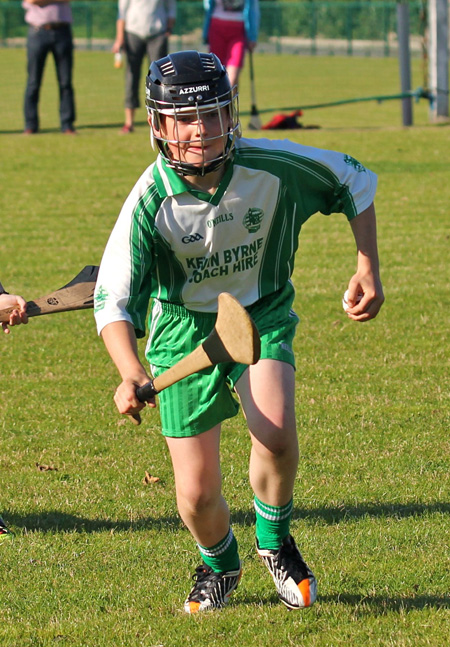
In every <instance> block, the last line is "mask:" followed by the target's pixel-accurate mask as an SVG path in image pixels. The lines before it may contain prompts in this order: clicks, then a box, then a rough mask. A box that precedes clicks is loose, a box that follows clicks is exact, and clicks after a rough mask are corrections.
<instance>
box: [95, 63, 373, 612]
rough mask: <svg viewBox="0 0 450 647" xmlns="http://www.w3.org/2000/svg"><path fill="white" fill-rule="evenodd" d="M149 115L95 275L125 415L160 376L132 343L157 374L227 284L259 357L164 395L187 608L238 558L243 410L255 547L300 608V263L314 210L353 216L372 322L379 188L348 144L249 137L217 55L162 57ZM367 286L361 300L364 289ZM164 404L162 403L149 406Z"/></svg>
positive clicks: (230, 574) (218, 584)
mask: <svg viewBox="0 0 450 647" xmlns="http://www.w3.org/2000/svg"><path fill="white" fill-rule="evenodd" d="M146 86H147V90H146V97H147V98H146V103H147V108H148V122H149V125H150V132H151V137H152V140H153V142H154V143H155V144H156V146H157V148H158V150H159V155H158V157H157V159H156V161H155V162H154V163H153V164H151V165H150V166H149V167H148V168H147V169H146V170H145V171H144V173H143V174H142V176H141V177H140V178H139V180H138V181H137V183H136V185H135V186H134V188H133V189H132V191H131V193H130V195H129V196H128V198H127V200H126V202H125V204H124V206H123V208H122V211H121V213H120V215H119V218H118V220H117V223H116V225H115V227H114V229H113V231H112V233H111V236H110V239H109V241H108V243H107V246H106V249H105V252H104V256H103V260H102V263H101V267H100V272H99V277H98V281H97V290H96V299H95V312H96V315H95V316H96V320H97V326H98V331H99V333H100V334H101V336H102V338H103V340H104V343H105V344H106V347H107V349H108V351H109V353H110V355H111V357H112V359H113V361H114V363H115V364H116V366H117V368H118V370H119V373H120V376H121V379H122V381H121V383H120V384H119V386H118V388H117V390H116V394H115V398H114V399H115V402H116V405H117V408H118V410H119V412H121V413H124V414H125V413H127V414H132V413H137V412H138V411H140V410H141V409H142V407H143V406H145V405H143V404H142V403H140V402H139V400H138V399H137V398H136V393H135V392H136V388H137V387H138V386H141V385H143V384H145V383H146V382H148V381H149V379H150V378H149V370H148V369H147V368H145V367H144V366H143V365H142V364H141V362H140V361H139V358H138V354H137V350H136V338H137V337H142V336H144V334H145V329H146V313H147V307H148V304H149V301H150V300H151V312H150V316H149V321H148V328H149V338H148V344H147V348H146V358H147V360H148V362H149V364H150V369H151V373H152V375H153V376H157V375H159V374H160V373H161V372H162V371H164V370H166V369H167V368H169V367H170V366H172V365H173V364H175V363H176V362H177V361H178V360H180V359H181V358H182V357H184V356H186V355H187V354H188V353H189V352H191V351H192V350H193V349H194V348H196V347H197V346H198V345H199V344H200V343H201V342H202V341H203V340H204V339H205V338H206V337H207V336H208V334H209V333H210V331H211V330H212V329H213V327H214V324H215V319H216V315H217V297H218V295H219V293H220V292H229V293H231V294H232V295H233V296H234V297H236V298H237V299H238V300H239V302H240V303H241V304H242V305H243V306H244V307H245V308H246V309H247V310H248V312H249V313H250V315H251V317H252V318H253V320H254V322H255V324H256V326H257V328H258V331H259V334H260V336H261V348H262V349H261V359H260V360H259V361H258V363H257V364H255V365H253V366H244V365H239V364H234V363H229V364H219V365H218V366H215V367H212V368H210V369H208V370H204V371H202V372H200V373H196V374H194V375H192V376H190V377H188V378H186V379H184V380H181V381H180V382H178V383H177V384H174V385H173V386H171V387H169V388H167V389H165V390H163V391H162V392H161V393H160V394H159V396H158V398H159V408H160V415H161V424H162V433H163V434H164V436H165V439H166V442H167V446H168V449H169V452H170V456H171V459H172V464H173V470H174V475H175V486H176V496H177V505H178V510H179V513H180V515H181V518H182V519H183V521H184V523H185V524H186V526H187V527H188V529H189V531H190V532H191V534H192V536H193V538H194V539H195V541H196V543H197V546H198V550H199V552H200V556H201V560H202V563H201V565H200V566H199V567H198V568H197V570H196V573H195V575H194V586H193V588H192V590H191V591H190V593H189V595H188V597H187V599H186V602H185V604H184V609H185V611H186V612H187V613H197V612H201V611H204V610H209V609H217V608H220V607H222V606H224V605H225V604H226V603H227V602H228V600H229V597H230V595H231V593H232V592H233V591H234V590H235V589H236V587H237V586H238V583H239V579H240V577H241V572H242V567H241V561H240V558H239V552H238V544H237V541H236V538H235V536H234V534H233V530H232V527H231V525H230V513H229V509H228V506H227V503H226V501H225V500H224V498H223V496H222V491H221V471H220V451H219V449H220V431H221V423H222V421H224V420H225V419H227V418H230V417H232V416H235V415H236V413H237V411H238V406H239V405H238V402H239V403H240V405H241V406H242V409H243V412H244V415H245V418H246V422H247V425H248V429H249V433H250V438H251V452H250V468H249V473H250V485H251V488H252V490H253V494H254V507H255V512H256V550H257V552H258V554H259V555H260V557H261V558H262V560H263V562H264V564H265V565H266V567H267V568H268V570H269V572H270V574H271V575H272V578H273V580H274V583H275V586H276V589H277V592H278V595H279V597H280V599H281V601H282V602H283V603H284V604H285V605H286V606H287V607H289V608H290V609H301V608H305V607H309V606H311V605H312V604H313V603H314V601H315V599H316V595H317V584H316V579H315V577H314V575H313V573H312V571H311V570H310V568H309V567H308V566H307V564H306V563H305V561H304V560H303V557H302V556H301V554H300V552H299V550H298V548H297V546H296V544H295V541H294V539H293V537H292V536H291V534H290V520H291V516H292V509H293V489H294V482H295V479H296V475H297V469H298V463H299V452H298V443H297V428H296V420H295V407H294V395H295V373H294V365H295V360H294V355H293V351H292V341H293V337H294V334H295V329H296V325H297V322H298V317H297V315H296V314H295V312H294V311H293V310H292V303H293V300H294V287H293V285H292V283H291V274H292V271H293V266H294V256H295V252H296V250H297V246H298V236H299V233H300V229H301V226H302V224H303V223H304V222H306V220H307V219H308V218H309V217H310V216H311V215H313V214H314V213H316V212H318V211H319V212H322V213H324V214H330V213H334V212H342V213H344V214H345V215H346V216H347V218H348V220H349V222H350V226H351V229H352V232H353V236H354V238H355V242H356V247H357V266H356V271H355V274H354V275H353V276H352V277H351V278H350V281H349V284H348V290H349V294H348V310H347V314H348V316H349V317H350V318H351V319H353V320H354V321H358V322H365V321H368V320H370V319H372V318H374V317H375V316H376V315H377V313H378V311H379V309H380V307H381V305H382V303H383V299H384V298H383V291H382V286H381V281H380V276H379V268H378V254H377V243H376V225H375V210H374V206H373V199H374V195H375V189H376V176H375V175H374V174H373V173H372V172H371V171H369V170H368V169H366V168H364V167H363V166H362V165H361V164H360V163H359V162H357V161H356V160H355V159H353V158H352V157H350V156H348V155H344V154H342V153H337V152H332V151H325V150H319V149H315V148H310V147H305V146H302V145H299V144H294V143H291V142H289V141H286V140H285V141H271V140H266V139H259V140H258V139H245V138H241V136H240V125H239V116H238V108H237V94H236V89H235V88H232V87H231V86H230V82H229V80H228V77H227V73H226V71H225V69H224V67H223V66H222V64H221V63H220V61H219V59H218V58H217V57H216V56H215V55H214V54H203V53H199V52H196V51H186V52H177V53H174V54H171V55H169V56H167V57H165V58H163V59H160V60H158V61H156V62H153V63H152V64H151V66H150V70H149V74H148V76H147V79H146ZM359 294H362V295H363V296H362V298H361V300H360V301H359V302H358V303H357V296H358V295H359ZM148 404H149V406H151V407H155V406H156V405H155V401H154V399H151V400H150V401H149V402H148Z"/></svg>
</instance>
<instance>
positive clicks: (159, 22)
mask: <svg viewBox="0 0 450 647" xmlns="http://www.w3.org/2000/svg"><path fill="white" fill-rule="evenodd" d="M175 18H176V0H119V16H118V19H117V23H116V40H115V41H114V45H113V48H112V49H113V52H114V53H116V54H117V53H119V52H120V51H121V50H122V49H123V50H124V51H125V54H126V57H127V65H126V71H125V124H124V126H123V128H122V133H123V134H128V133H132V132H133V130H134V115H135V112H136V108H139V106H140V105H141V104H140V100H139V90H140V78H141V68H142V61H143V60H144V56H145V55H147V59H148V63H149V65H150V63H151V62H152V61H155V60H157V59H159V58H162V57H164V56H167V54H168V53H169V36H170V34H171V33H172V30H173V27H174V25H175Z"/></svg>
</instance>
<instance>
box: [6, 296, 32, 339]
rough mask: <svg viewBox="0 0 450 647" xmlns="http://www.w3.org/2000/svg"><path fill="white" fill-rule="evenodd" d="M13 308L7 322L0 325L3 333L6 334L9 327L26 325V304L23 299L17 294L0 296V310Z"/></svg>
mask: <svg viewBox="0 0 450 647" xmlns="http://www.w3.org/2000/svg"><path fill="white" fill-rule="evenodd" d="M6 308H14V310H13V311H12V312H11V315H10V317H9V321H8V322H6V323H2V328H3V332H5V333H6V334H8V333H9V332H10V331H9V326H17V325H18V324H21V323H23V324H26V323H28V317H27V312H26V310H27V302H26V301H25V299H24V298H23V297H20V296H19V295H18V294H6V293H3V294H0V309H2V310H4V309H6Z"/></svg>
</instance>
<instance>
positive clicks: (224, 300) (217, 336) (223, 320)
mask: <svg viewBox="0 0 450 647" xmlns="http://www.w3.org/2000/svg"><path fill="white" fill-rule="evenodd" d="M260 353H261V341H260V338H259V334H258V331H257V329H256V326H255V324H254V323H253V321H252V319H251V317H250V315H249V314H248V312H247V311H246V310H245V308H243V307H242V306H241V304H240V303H239V301H238V300H237V299H235V298H234V297H233V296H232V295H231V294H228V292H222V293H221V294H219V297H218V309H217V319H216V324H215V326H214V328H213V330H212V331H211V333H210V334H209V335H208V337H207V338H206V339H205V341H204V342H203V343H202V344H200V346H197V348H196V349H195V350H193V351H192V353H189V355H186V357H183V359H181V360H180V361H179V362H177V363H176V364H174V366H172V367H171V368H169V369H168V370H167V371H164V373H161V375H158V377H155V378H154V379H153V380H150V382H147V384H144V385H143V386H141V387H138V388H137V389H136V396H137V399H138V400H139V401H140V402H146V401H147V400H148V399H150V398H152V397H153V396H155V395H156V394H157V393H159V392H160V391H162V390H163V389H166V388H167V387H168V386H171V385H172V384H175V382H179V381H180V380H182V379H183V378H185V377H187V376H188V375H192V374H193V373H198V372H199V371H202V370H203V369H205V368H209V367H210V366H215V365H216V364H220V363H222V362H236V363H238V364H256V362H257V361H258V360H259V356H260ZM130 417H131V418H132V420H133V422H135V423H136V424H140V422H141V418H140V415H139V414H132V415H131V416H130Z"/></svg>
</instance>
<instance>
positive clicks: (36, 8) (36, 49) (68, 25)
mask: <svg viewBox="0 0 450 647" xmlns="http://www.w3.org/2000/svg"><path fill="white" fill-rule="evenodd" d="M22 6H23V8H24V10H25V22H26V23H28V25H29V28H28V37H27V72H28V80H27V87H26V90H25V101H24V114H25V134H27V135H32V134H34V133H37V132H38V130H39V115H38V102H39V93H40V89H41V83H42V76H43V74H44V67H45V61H46V59H47V54H48V53H49V52H51V53H52V54H53V58H54V59H55V67H56V77H57V79H58V85H59V116H60V122H61V131H62V132H63V133H65V134H66V135H74V134H75V130H74V121H75V99H74V91H73V87H72V69H73V39H72V10H71V8H70V2H69V1H68V0H27V1H26V2H23V3H22Z"/></svg>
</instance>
